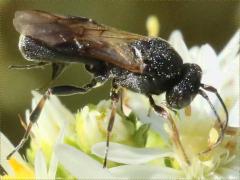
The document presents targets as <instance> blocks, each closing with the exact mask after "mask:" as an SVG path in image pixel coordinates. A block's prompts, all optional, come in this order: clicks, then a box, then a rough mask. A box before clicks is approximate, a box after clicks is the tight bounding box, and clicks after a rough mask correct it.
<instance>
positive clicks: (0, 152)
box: [0, 132, 26, 175]
mask: <svg viewBox="0 0 240 180" xmlns="http://www.w3.org/2000/svg"><path fill="white" fill-rule="evenodd" d="M13 149H14V146H13V145H12V143H11V142H10V141H9V140H8V138H7V137H6V136H5V135H4V134H3V133H2V132H0V164H1V166H2V167H3V168H4V169H5V170H6V172H7V173H8V174H9V175H14V173H13V170H12V168H11V167H10V165H9V164H8V161H7V155H8V154H9V153H10V152H11V151H12V150H13ZM12 158H14V159H16V160H17V161H19V162H21V163H23V164H26V163H25V162H24V160H23V159H22V157H21V155H20V154H19V153H18V152H16V153H15V154H13V156H12Z"/></svg>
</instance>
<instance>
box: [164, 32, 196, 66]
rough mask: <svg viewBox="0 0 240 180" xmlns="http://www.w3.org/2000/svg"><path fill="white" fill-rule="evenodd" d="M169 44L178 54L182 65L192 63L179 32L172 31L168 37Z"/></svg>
mask: <svg viewBox="0 0 240 180" xmlns="http://www.w3.org/2000/svg"><path fill="white" fill-rule="evenodd" d="M169 43H170V44H171V45H172V46H173V48H174V49H175V50H176V51H177V52H178V53H179V55H180V56H181V58H182V59H183V61H184V63H187V62H192V60H191V58H190V55H189V52H188V48H187V45H186V44H185V42H184V40H183V36H182V33H181V32H180V31H179V30H176V31H173V32H172V33H171V35H170V37H169Z"/></svg>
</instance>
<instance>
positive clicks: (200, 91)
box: [198, 89, 225, 154]
mask: <svg viewBox="0 0 240 180" xmlns="http://www.w3.org/2000/svg"><path fill="white" fill-rule="evenodd" d="M198 93H199V94H200V95H201V96H202V97H203V98H204V99H206V100H207V102H208V103H209V105H210V106H211V109H212V110H213V112H214V114H215V116H216V117H217V121H218V124H219V126H220V131H221V134H220V136H219V137H218V139H217V141H216V142H215V143H214V144H212V145H211V146H210V147H208V149H206V150H205V151H203V152H200V154H204V153H207V152H209V151H211V150H212V149H214V148H215V147H216V146H217V145H219V144H220V143H221V142H222V140H223V138H224V132H225V127H223V124H222V121H221V120H220V117H219V115H218V113H217V111H216V109H215V108H214V106H213V104H212V103H211V101H210V99H209V97H208V95H207V94H206V93H205V92H204V91H202V90H201V89H199V92H198Z"/></svg>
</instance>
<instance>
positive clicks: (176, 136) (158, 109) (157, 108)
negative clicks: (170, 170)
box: [148, 95, 190, 165]
mask: <svg viewBox="0 0 240 180" xmlns="http://www.w3.org/2000/svg"><path fill="white" fill-rule="evenodd" d="M148 99H149V102H150V105H151V106H152V108H153V109H154V110H155V111H156V112H157V113H159V115H160V116H162V117H163V118H164V119H166V120H167V121H168V123H169V125H170V127H171V129H172V132H171V133H172V134H171V138H172V141H173V143H174V144H175V146H176V147H177V148H178V150H180V151H181V153H182V156H183V159H184V161H185V162H186V163H187V164H188V165H189V164H190V161H189V159H188V157H187V154H186V152H185V150H184V148H183V145H182V143H181V141H180V137H179V132H178V129H177V126H176V124H175V122H174V120H173V118H172V116H171V114H170V113H169V112H167V111H166V110H165V109H164V107H162V106H159V105H157V104H156V103H155V101H154V99H153V97H152V96H151V95H149V96H148Z"/></svg>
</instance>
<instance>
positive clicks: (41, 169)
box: [34, 149, 48, 179]
mask: <svg viewBox="0 0 240 180" xmlns="http://www.w3.org/2000/svg"><path fill="white" fill-rule="evenodd" d="M34 169H35V176H36V178H37V179H45V178H48V174H47V165H46V160H45V157H44V155H43V152H42V151H41V149H39V150H38V151H37V153H36V156H35V162H34Z"/></svg>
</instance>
